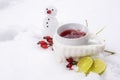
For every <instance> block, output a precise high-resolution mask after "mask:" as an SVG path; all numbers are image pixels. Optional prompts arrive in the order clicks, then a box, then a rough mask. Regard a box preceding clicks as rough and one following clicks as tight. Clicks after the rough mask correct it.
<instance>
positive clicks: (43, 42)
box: [37, 41, 47, 45]
mask: <svg viewBox="0 0 120 80" xmlns="http://www.w3.org/2000/svg"><path fill="white" fill-rule="evenodd" d="M37 44H38V45H39V44H41V45H43V44H47V43H46V42H45V41H39V42H38V43H37Z"/></svg>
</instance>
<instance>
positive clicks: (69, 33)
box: [60, 29, 86, 39]
mask: <svg viewBox="0 0 120 80" xmlns="http://www.w3.org/2000/svg"><path fill="white" fill-rule="evenodd" d="M85 35H86V33H85V32H83V31H80V30H75V29H68V30H65V31H63V32H61V33H60V36H61V37H64V38H69V39H73V38H80V37H83V36H85Z"/></svg>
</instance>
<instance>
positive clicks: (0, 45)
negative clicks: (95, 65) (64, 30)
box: [0, 0, 120, 80]
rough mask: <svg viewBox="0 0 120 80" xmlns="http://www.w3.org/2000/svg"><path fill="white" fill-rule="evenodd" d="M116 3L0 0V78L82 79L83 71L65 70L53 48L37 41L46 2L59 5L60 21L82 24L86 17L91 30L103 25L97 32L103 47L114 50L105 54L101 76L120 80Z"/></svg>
mask: <svg viewBox="0 0 120 80" xmlns="http://www.w3.org/2000/svg"><path fill="white" fill-rule="evenodd" d="M119 4H120V0H0V80H83V78H84V75H83V74H80V73H76V72H74V71H69V70H67V69H66V68H65V67H64V66H63V65H61V64H60V63H58V62H57V61H56V60H55V58H54V55H53V54H52V53H53V52H52V51H50V50H49V49H48V50H43V49H41V48H40V47H39V46H38V45H36V43H37V41H38V40H39V39H40V38H41V35H42V29H43V26H42V22H43V18H45V16H46V15H45V13H44V9H45V8H46V7H47V6H49V5H54V6H56V8H57V9H58V13H57V19H58V21H59V23H60V24H59V25H61V24H65V23H69V22H76V23H81V24H84V25H85V19H87V20H88V24H89V29H90V31H91V32H94V33H95V32H97V31H98V30H99V29H101V28H102V27H104V26H105V30H104V31H103V32H101V33H100V36H101V37H102V38H103V39H105V40H106V49H108V50H112V51H115V52H116V54H115V55H111V56H106V57H104V60H105V61H106V62H107V70H106V71H105V73H104V74H103V75H102V78H103V79H102V80H119V78H120V47H119V45H120V42H119V41H120V36H119V35H120V5H119ZM89 80H91V79H89ZM96 80H97V79H96Z"/></svg>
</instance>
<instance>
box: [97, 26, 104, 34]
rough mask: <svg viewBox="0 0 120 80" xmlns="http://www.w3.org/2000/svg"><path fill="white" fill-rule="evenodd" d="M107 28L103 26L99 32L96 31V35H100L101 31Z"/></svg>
mask: <svg viewBox="0 0 120 80" xmlns="http://www.w3.org/2000/svg"><path fill="white" fill-rule="evenodd" d="M104 29H105V27H103V28H102V29H100V30H99V31H98V32H97V33H96V35H98V34H99V33H100V32H102V31H103V30H104Z"/></svg>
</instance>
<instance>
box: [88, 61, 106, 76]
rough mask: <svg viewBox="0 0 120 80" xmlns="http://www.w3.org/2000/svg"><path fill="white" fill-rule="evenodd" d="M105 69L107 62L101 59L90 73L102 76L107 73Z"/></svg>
mask: <svg viewBox="0 0 120 80" xmlns="http://www.w3.org/2000/svg"><path fill="white" fill-rule="evenodd" d="M105 69H106V64H105V62H104V61H103V60H101V59H95V60H94V63H93V65H92V67H91V68H90V70H89V71H92V72H95V73H98V74H101V73H103V72H104V71H105Z"/></svg>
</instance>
